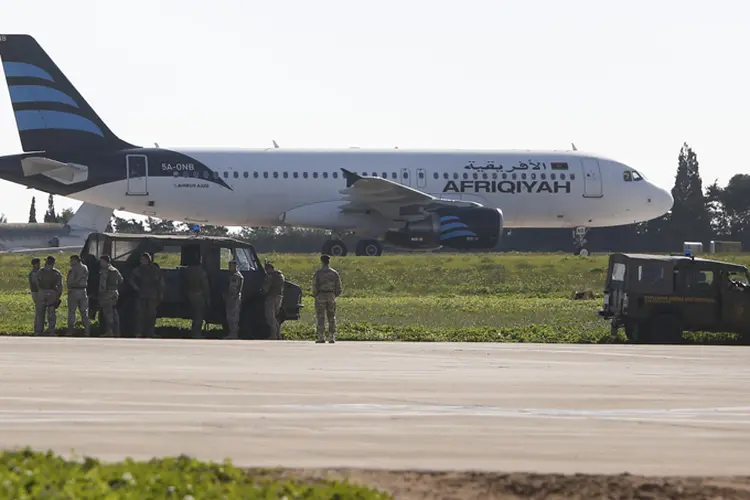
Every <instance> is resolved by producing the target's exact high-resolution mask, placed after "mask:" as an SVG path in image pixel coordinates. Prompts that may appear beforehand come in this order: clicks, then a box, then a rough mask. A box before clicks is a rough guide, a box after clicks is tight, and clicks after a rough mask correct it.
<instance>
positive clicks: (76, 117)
mask: <svg viewBox="0 0 750 500" xmlns="http://www.w3.org/2000/svg"><path fill="white" fill-rule="evenodd" d="M0 59H1V60H2V63H3V70H4V71H5V80H6V82H7V84H8V91H9V92H10V99H11V103H12V105H13V111H14V113H15V117H16V125H17V126H18V135H19V136H20V137H21V145H22V147H23V150H24V151H27V152H28V151H66V150H70V149H82V148H85V149H94V150H102V149H105V150H111V149H125V148H132V147H134V146H133V145H132V144H129V143H127V142H125V141H123V140H121V139H120V138H118V137H117V136H116V135H115V134H113V133H112V131H111V130H109V128H108V127H107V125H105V124H104V122H103V121H102V120H101V118H99V116H98V115H97V114H96V112H94V110H93V109H92V108H91V106H89V104H88V103H87V102H86V100H85V99H84V98H83V97H82V96H81V94H79V93H78V91H77V90H76V88H75V87H74V86H73V85H72V84H71V83H70V81H68V79H67V78H66V77H65V75H64V74H63V73H62V71H60V69H59V68H58V67H57V65H56V64H55V63H54V62H53V61H52V59H51V58H50V57H49V56H48V55H47V53H46V52H45V51H44V49H42V47H41V46H40V45H39V43H37V41H36V40H35V39H34V38H33V37H32V36H30V35H2V34H0Z"/></svg>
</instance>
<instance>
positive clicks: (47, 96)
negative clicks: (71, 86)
mask: <svg viewBox="0 0 750 500" xmlns="http://www.w3.org/2000/svg"><path fill="white" fill-rule="evenodd" d="M8 89H9V90H10V100H11V102H12V103H13V104H18V103H22V102H59V103H62V104H67V105H69V106H75V107H76V108H77V107H78V104H76V102H75V101H74V100H73V98H72V97H70V96H69V95H68V94H66V93H64V92H60V91H59V90H57V89H53V88H51V87H44V86H42V85H10V86H9V87H8Z"/></svg>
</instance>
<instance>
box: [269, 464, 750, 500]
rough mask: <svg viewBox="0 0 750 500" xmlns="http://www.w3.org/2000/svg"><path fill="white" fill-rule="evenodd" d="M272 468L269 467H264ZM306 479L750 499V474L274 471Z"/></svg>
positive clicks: (403, 495)
mask: <svg viewBox="0 0 750 500" xmlns="http://www.w3.org/2000/svg"><path fill="white" fill-rule="evenodd" d="M265 473H266V474H268V471H265ZM272 475H274V476H276V475H280V476H282V477H296V478H298V479H302V480H305V481H316V480H320V479H323V478H329V479H339V480H341V479H349V480H350V481H352V482H355V483H359V484H362V485H368V486H371V487H374V488H377V489H379V490H381V491H387V492H389V493H391V494H392V495H393V496H394V497H395V498H396V499H399V500H402V499H403V500H424V499H436V500H480V499H481V500H511V499H513V500H516V499H545V500H558V499H559V500H562V499H566V500H568V499H574V500H583V499H597V500H604V499H612V500H625V499H649V500H651V499H661V498H667V499H673V500H694V499H711V500H725V499H750V476H748V477H739V478H732V477H644V476H633V475H629V474H622V475H586V474H579V475H562V474H561V475H553V474H526V473H511V474H502V473H485V472H450V471H448V472H443V471H441V472H432V471H390V470H362V469H319V470H317V469H280V470H277V471H275V472H273V473H272Z"/></svg>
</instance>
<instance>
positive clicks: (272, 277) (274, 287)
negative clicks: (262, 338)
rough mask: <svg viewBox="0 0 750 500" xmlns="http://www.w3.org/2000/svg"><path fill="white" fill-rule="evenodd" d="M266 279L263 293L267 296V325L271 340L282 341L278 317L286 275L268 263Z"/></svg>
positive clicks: (265, 306) (265, 305)
mask: <svg viewBox="0 0 750 500" xmlns="http://www.w3.org/2000/svg"><path fill="white" fill-rule="evenodd" d="M265 267H266V277H265V279H264V280H263V293H265V294H266V299H265V304H264V308H265V311H266V324H268V326H269V328H270V329H271V339H273V340H281V326H280V325H279V320H278V318H277V317H276V316H277V315H278V314H279V309H281V302H282V301H283V299H284V275H283V274H282V273H281V271H278V270H276V269H274V267H273V264H271V263H270V262H268V261H266V266H265Z"/></svg>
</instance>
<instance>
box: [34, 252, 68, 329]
mask: <svg viewBox="0 0 750 500" xmlns="http://www.w3.org/2000/svg"><path fill="white" fill-rule="evenodd" d="M62 281H63V280H62V273H61V272H60V271H58V270H57V268H55V258H54V257H52V256H51V255H50V256H48V257H47V260H46V262H45V265H44V267H43V268H42V269H40V270H39V273H38V274H37V282H38V283H39V292H38V293H39V295H38V297H39V301H38V302H37V305H36V321H35V323H37V322H38V323H37V324H39V325H40V330H41V329H43V328H44V313H45V312H46V313H47V334H48V335H53V334H54V333H55V325H56V324H57V308H58V307H59V306H60V297H61V296H62V293H63V283H62Z"/></svg>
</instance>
